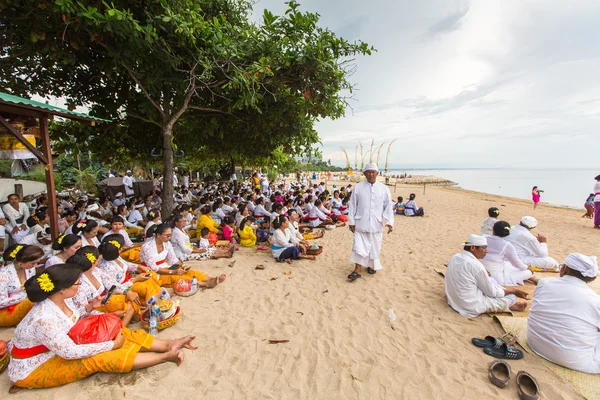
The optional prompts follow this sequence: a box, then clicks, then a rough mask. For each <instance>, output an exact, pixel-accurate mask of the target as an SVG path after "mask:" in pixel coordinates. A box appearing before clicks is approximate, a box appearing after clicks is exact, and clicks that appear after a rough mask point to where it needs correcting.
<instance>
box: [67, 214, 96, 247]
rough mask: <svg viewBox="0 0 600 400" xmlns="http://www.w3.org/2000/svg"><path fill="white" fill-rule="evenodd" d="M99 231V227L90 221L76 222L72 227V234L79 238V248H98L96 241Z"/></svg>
mask: <svg viewBox="0 0 600 400" xmlns="http://www.w3.org/2000/svg"><path fill="white" fill-rule="evenodd" d="M99 230H100V226H99V225H98V223H97V222H96V221H94V220H92V219H84V220H81V221H77V223H76V224H75V226H74V227H73V233H74V234H76V235H79V236H81V247H85V246H94V247H98V246H100V241H99V240H98V232H99Z"/></svg>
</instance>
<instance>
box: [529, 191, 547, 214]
mask: <svg viewBox="0 0 600 400" xmlns="http://www.w3.org/2000/svg"><path fill="white" fill-rule="evenodd" d="M542 193H544V191H543V190H540V189H538V187H537V186H534V187H533V189H531V200H533V209H534V210H535V209H536V208H537V206H538V203H539V202H540V197H541V195H542Z"/></svg>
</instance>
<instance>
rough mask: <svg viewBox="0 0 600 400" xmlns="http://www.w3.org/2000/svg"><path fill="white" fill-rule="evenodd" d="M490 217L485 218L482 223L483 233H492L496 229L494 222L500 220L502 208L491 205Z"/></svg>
mask: <svg viewBox="0 0 600 400" xmlns="http://www.w3.org/2000/svg"><path fill="white" fill-rule="evenodd" d="M488 215H489V217H488V218H486V219H485V220H483V223H482V224H481V235H482V236H483V235H491V234H492V233H493V230H494V224H495V223H496V222H497V221H498V220H497V218H498V216H499V215H500V210H498V209H497V208H496V207H491V208H490V209H489V210H488Z"/></svg>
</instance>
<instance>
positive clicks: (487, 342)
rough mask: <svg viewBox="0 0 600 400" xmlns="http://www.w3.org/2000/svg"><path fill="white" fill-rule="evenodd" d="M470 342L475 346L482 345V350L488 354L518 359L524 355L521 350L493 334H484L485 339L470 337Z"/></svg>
mask: <svg viewBox="0 0 600 400" xmlns="http://www.w3.org/2000/svg"><path fill="white" fill-rule="evenodd" d="M471 343H473V344H474V345H475V346H477V347H482V348H483V352H484V353H485V354H487V355H488V356H492V357H496V358H504V359H507V360H520V359H521V358H523V357H524V354H523V352H522V351H521V350H519V349H517V348H516V347H514V346H510V345H508V344H507V343H506V342H504V341H503V340H502V339H499V338H495V337H493V336H486V337H485V339H478V338H473V339H471Z"/></svg>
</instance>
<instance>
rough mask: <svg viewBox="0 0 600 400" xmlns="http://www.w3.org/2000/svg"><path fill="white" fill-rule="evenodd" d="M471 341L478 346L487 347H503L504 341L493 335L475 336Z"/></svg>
mask: <svg viewBox="0 0 600 400" xmlns="http://www.w3.org/2000/svg"><path fill="white" fill-rule="evenodd" d="M471 343H473V344H474V345H475V346H477V347H481V348H484V349H485V348H486V347H494V348H499V347H501V346H502V345H503V344H504V342H503V341H502V340H501V339H498V338H495V337H493V336H486V337H485V339H478V338H473V339H471Z"/></svg>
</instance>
